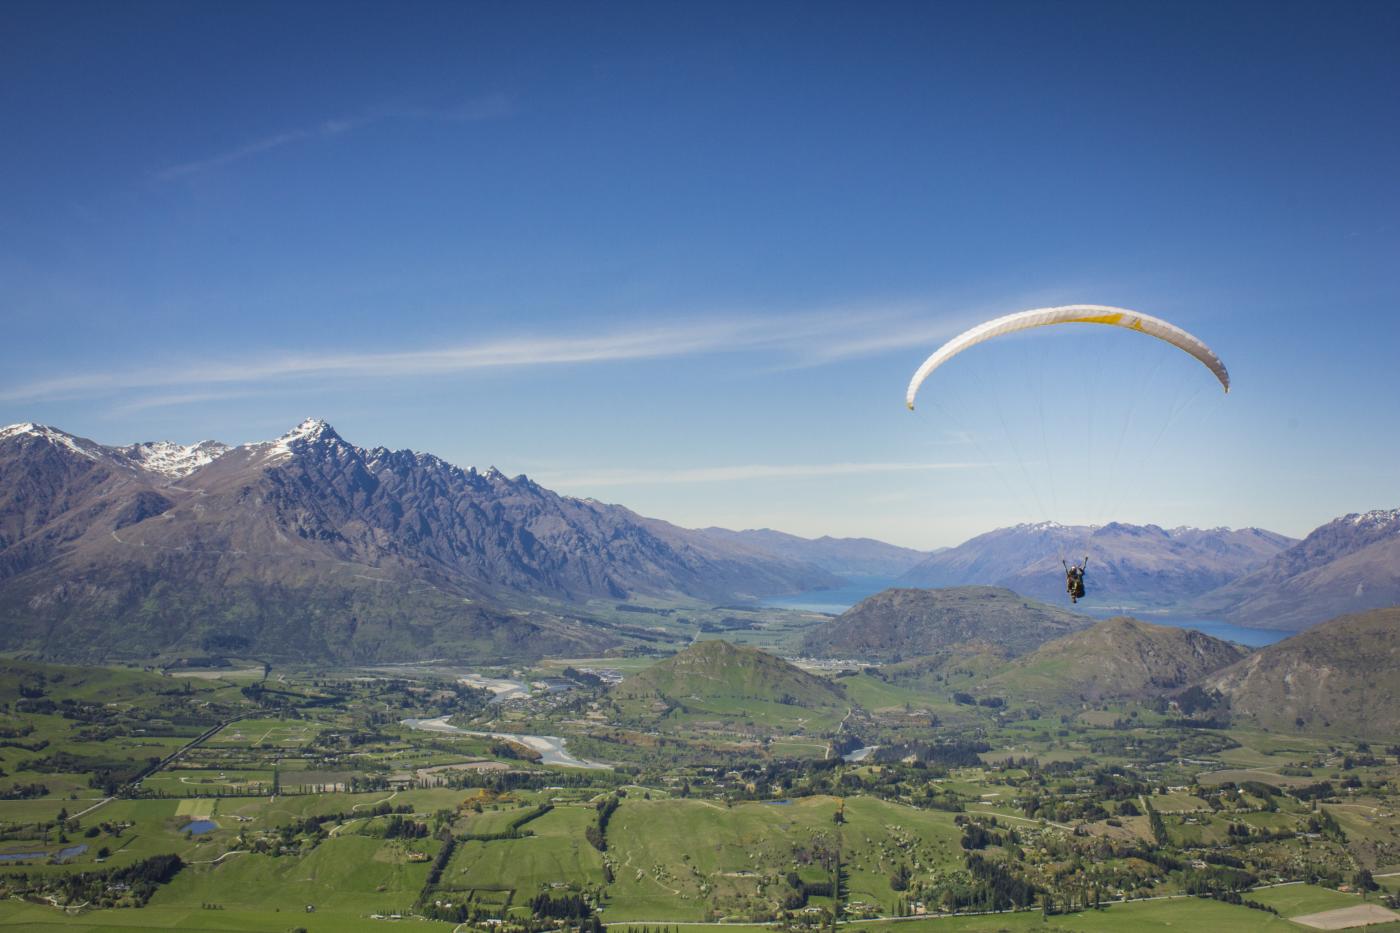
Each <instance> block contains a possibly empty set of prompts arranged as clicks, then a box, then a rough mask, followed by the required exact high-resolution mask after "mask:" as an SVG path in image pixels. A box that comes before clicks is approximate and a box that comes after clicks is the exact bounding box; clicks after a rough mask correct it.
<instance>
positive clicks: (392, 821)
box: [384, 813, 428, 839]
mask: <svg viewBox="0 0 1400 933" xmlns="http://www.w3.org/2000/svg"><path fill="white" fill-rule="evenodd" d="M427 836H428V824H427V823H420V822H418V821H417V820H411V819H406V818H405V817H402V816H400V815H399V814H397V813H395V814H394V815H393V816H391V817H389V820H388V822H387V823H385V824H384V838H385V839H426V838H427Z"/></svg>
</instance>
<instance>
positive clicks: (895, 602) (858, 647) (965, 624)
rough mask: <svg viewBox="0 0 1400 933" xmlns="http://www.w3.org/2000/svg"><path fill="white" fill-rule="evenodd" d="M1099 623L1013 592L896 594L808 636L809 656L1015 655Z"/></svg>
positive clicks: (879, 596)
mask: <svg viewBox="0 0 1400 933" xmlns="http://www.w3.org/2000/svg"><path fill="white" fill-rule="evenodd" d="M1090 624H1092V620H1091V619H1088V618H1086V617H1084V616H1081V615H1075V614H1074V613H1071V612H1066V611H1065V610H1063V609H1056V608H1055V607H1053V606H1047V605H1045V604H1043V603H1038V602H1034V601H1033V600H1028V599H1026V598H1025V597H1023V596H1019V595H1017V594H1016V593H1013V592H1012V591H1010V590H1008V589H1003V588H999V587H990V586H961V587H953V588H949V589H937V590H922V589H889V590H884V591H883V592H880V593H876V594H875V595H874V596H871V597H869V598H867V599H865V600H863V601H861V602H859V603H857V604H856V605H854V606H852V607H851V608H850V609H848V610H846V611H845V612H844V613H842V614H841V615H839V616H837V617H836V618H834V619H831V620H829V621H826V622H823V623H821V624H820V625H818V626H817V627H816V628H814V629H812V630H811V631H810V632H808V633H807V636H806V638H805V639H804V640H803V643H802V650H803V652H805V653H806V654H810V655H814V656H817V657H840V658H861V659H869V660H882V661H893V660H898V659H900V658H912V657H918V656H921V655H929V654H935V653H937V652H942V651H946V650H947V649H949V648H953V647H959V648H962V647H981V646H988V647H993V648H995V649H998V650H1001V651H1005V652H1006V653H1008V654H1011V655H1018V654H1024V653H1026V652H1028V651H1032V650H1034V649H1035V648H1036V647H1038V646H1039V645H1041V644H1043V643H1045V642H1047V641H1049V640H1051V639H1053V638H1058V637H1060V636H1062V635H1067V634H1069V633H1070V632H1074V631H1077V630H1079V629H1082V628H1085V627H1087V626H1089V625H1090Z"/></svg>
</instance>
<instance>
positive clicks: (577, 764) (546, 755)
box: [400, 716, 612, 770]
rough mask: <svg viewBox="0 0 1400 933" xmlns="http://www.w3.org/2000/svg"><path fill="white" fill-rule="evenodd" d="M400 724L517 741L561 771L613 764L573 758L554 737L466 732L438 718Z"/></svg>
mask: <svg viewBox="0 0 1400 933" xmlns="http://www.w3.org/2000/svg"><path fill="white" fill-rule="evenodd" d="M400 725H404V726H408V727H409V728H410V729H419V730H422V731H424V732H446V733H451V734H452V735H471V736H476V737H477V738H482V739H506V740H508V741H511V742H518V743H519V744H521V745H524V746H525V747H526V748H529V749H532V750H534V751H537V752H539V753H540V762H541V763H542V764H547V765H559V766H560V767H564V768H591V769H594V770H598V769H605V770H611V769H612V765H609V764H604V763H603V762H601V761H588V760H587V759H585V758H575V757H574V756H573V755H570V754H569V753H568V751H566V750H565V748H564V746H565V744H566V741H567V740H565V739H561V738H560V737H559V736H556V735H516V734H514V733H511V732H472V731H471V730H469V729H459V728H457V727H456V726H454V725H452V724H451V723H449V722H448V721H447V717H446V716H439V717H438V718H437V719H404V720H401V721H400Z"/></svg>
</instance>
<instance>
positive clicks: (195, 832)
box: [180, 820, 219, 836]
mask: <svg viewBox="0 0 1400 933" xmlns="http://www.w3.org/2000/svg"><path fill="white" fill-rule="evenodd" d="M218 828H219V824H218V823H215V822H214V821H213V820H192V821H191V822H189V823H186V824H185V825H184V826H181V827H180V832H182V833H189V834H190V835H191V836H202V835H204V834H205V833H208V832H213V831H214V830H216V829H218Z"/></svg>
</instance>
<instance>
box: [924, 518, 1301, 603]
mask: <svg viewBox="0 0 1400 933" xmlns="http://www.w3.org/2000/svg"><path fill="white" fill-rule="evenodd" d="M1294 543H1295V542H1294V540H1293V539H1292V538H1288V537H1285V536H1284V535H1280V534H1276V533H1274V532H1272V531H1265V530H1264V529H1261V528H1241V529H1238V530H1233V529H1229V528H1210V529H1202V528H1172V529H1166V528H1160V527H1158V526H1156V525H1127V524H1123V523H1120V522H1112V523H1110V524H1107V525H1103V526H1098V527H1090V526H1085V525H1061V524H1058V523H1055V522H1040V523H1037V524H1026V525H1016V526H1014V527H1011V528H999V529H997V530H995V531H990V532H987V533H986V534H983V535H978V536H977V537H975V538H972V539H971V540H969V541H966V542H964V543H963V544H961V545H959V546H957V547H955V548H949V549H948V550H946V551H942V552H940V553H938V554H934V555H933V556H931V557H929V558H928V559H927V560H925V561H923V562H922V563H920V564H918V565H917V566H915V567H913V568H911V569H910V570H909V571H908V572H907V573H905V574H904V575H903V577H902V578H901V580H900V582H901V583H905V584H908V585H910V586H924V587H930V586H964V585H968V584H983V585H988V586H1004V587H1007V588H1009V589H1012V590H1015V591H1016V592H1018V593H1021V594H1023V595H1026V596H1030V597H1032V598H1035V599H1046V600H1049V599H1061V598H1062V597H1063V595H1064V574H1063V568H1062V567H1061V566H1060V560H1061V559H1064V560H1070V561H1079V560H1082V559H1083V558H1084V556H1085V555H1086V554H1087V555H1088V556H1089V577H1088V579H1089V582H1090V599H1089V604H1090V605H1103V606H1134V607H1142V608H1166V607H1173V606H1179V605H1181V604H1182V603H1184V602H1186V601H1187V600H1189V599H1191V598H1193V597H1196V596H1199V595H1201V594H1203V593H1206V592H1209V591H1210V590H1213V589H1215V588H1216V587H1219V586H1221V585H1223V584H1226V583H1228V582H1230V581H1232V580H1234V579H1235V578H1237V577H1239V576H1241V575H1242V574H1245V573H1248V572H1250V571H1252V570H1254V569H1256V568H1258V567H1261V566H1262V565H1263V564H1264V563H1265V562H1266V561H1267V560H1269V559H1270V558H1271V557H1273V556H1274V555H1276V554H1278V553H1279V552H1280V551H1282V550H1284V549H1286V548H1288V547H1289V546H1290V545H1292V544H1294Z"/></svg>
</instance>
